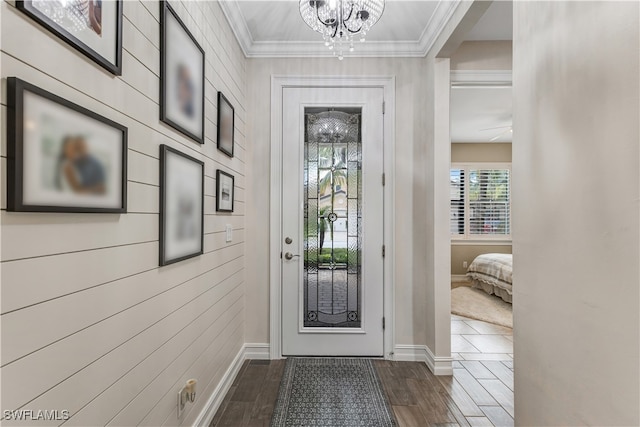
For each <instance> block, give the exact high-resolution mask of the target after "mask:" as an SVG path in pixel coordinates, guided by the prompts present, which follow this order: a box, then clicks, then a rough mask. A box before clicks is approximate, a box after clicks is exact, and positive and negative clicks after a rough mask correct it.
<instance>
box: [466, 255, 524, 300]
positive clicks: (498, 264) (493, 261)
mask: <svg viewBox="0 0 640 427" xmlns="http://www.w3.org/2000/svg"><path fill="white" fill-rule="evenodd" d="M512 276H513V256H512V255H511V254H483V255H478V256H477V257H476V259H474V260H473V262H472V263H471V265H469V268H468V269H467V277H469V278H470V279H471V281H472V283H473V287H474V288H478V289H482V290H484V291H485V292H487V293H488V294H491V295H496V296H499V297H500V298H502V299H503V300H505V301H507V302H512V290H513V284H512Z"/></svg>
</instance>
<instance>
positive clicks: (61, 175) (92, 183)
mask: <svg viewBox="0 0 640 427" xmlns="http://www.w3.org/2000/svg"><path fill="white" fill-rule="evenodd" d="M56 179H57V181H56V187H57V188H58V190H60V191H63V192H73V193H78V194H96V195H98V194H104V193H105V192H106V176H105V170H104V167H103V165H102V163H101V162H100V161H99V160H98V159H97V158H96V157H95V156H93V155H92V154H91V153H90V152H89V150H88V148H87V142H86V141H85V139H84V137H82V136H66V137H64V138H63V141H62V146H61V149H60V156H59V160H58V169H57V176H56Z"/></svg>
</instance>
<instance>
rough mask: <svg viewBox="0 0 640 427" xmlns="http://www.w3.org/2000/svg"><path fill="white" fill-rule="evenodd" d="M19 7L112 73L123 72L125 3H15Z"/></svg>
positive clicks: (109, 0)
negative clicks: (123, 9) (123, 12)
mask: <svg viewBox="0 0 640 427" xmlns="http://www.w3.org/2000/svg"><path fill="white" fill-rule="evenodd" d="M16 7H17V8H18V9H20V10H21V11H23V12H24V13H26V14H27V15H29V16H30V17H31V18H33V19H34V20H35V21H37V22H38V23H40V24H41V25H42V26H44V27H45V28H46V29H48V30H49V31H51V32H52V33H53V34H55V35H56V36H58V37H60V38H61V39H62V40H64V41H65V42H67V43H69V44H70V45H71V46H73V47H74V48H75V49H77V50H78V51H80V52H81V53H83V54H84V55H86V56H87V57H88V58H90V59H91V60H92V61H95V62H96V63H98V64H99V65H100V66H102V67H103V68H105V69H106V70H108V71H109V72H111V73H113V74H115V75H117V76H119V75H120V74H121V73H122V0H65V1H53V0H16ZM42 48H43V49H46V47H45V46H43V47H42Z"/></svg>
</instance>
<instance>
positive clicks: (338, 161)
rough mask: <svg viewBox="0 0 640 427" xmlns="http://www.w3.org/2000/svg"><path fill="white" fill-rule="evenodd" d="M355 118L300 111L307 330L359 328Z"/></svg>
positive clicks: (352, 113) (352, 112)
mask: <svg viewBox="0 0 640 427" xmlns="http://www.w3.org/2000/svg"><path fill="white" fill-rule="evenodd" d="M360 118H361V111H360V109H357V110H356V109H343V110H337V109H330V108H307V109H305V132H304V135H305V141H304V146H305V159H304V202H305V205H304V208H305V215H304V248H305V263H304V273H303V275H304V325H305V326H306V327H352V328H353V327H360V317H361V316H360V290H361V271H360V270H361V268H360V264H361V259H360V242H361V236H360V234H361V233H360V229H361V227H360V222H361V215H360V212H361V207H360V205H361V182H360V181H361V172H360V171H361V157H362V156H361V151H362V150H361V146H362V144H361V138H360Z"/></svg>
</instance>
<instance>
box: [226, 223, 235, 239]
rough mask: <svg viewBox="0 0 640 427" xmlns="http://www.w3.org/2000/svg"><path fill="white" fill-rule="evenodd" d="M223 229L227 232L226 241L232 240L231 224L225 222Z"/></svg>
mask: <svg viewBox="0 0 640 427" xmlns="http://www.w3.org/2000/svg"><path fill="white" fill-rule="evenodd" d="M225 231H226V233H227V243H228V242H230V241H232V240H233V228H231V224H227V225H226V226H225Z"/></svg>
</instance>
